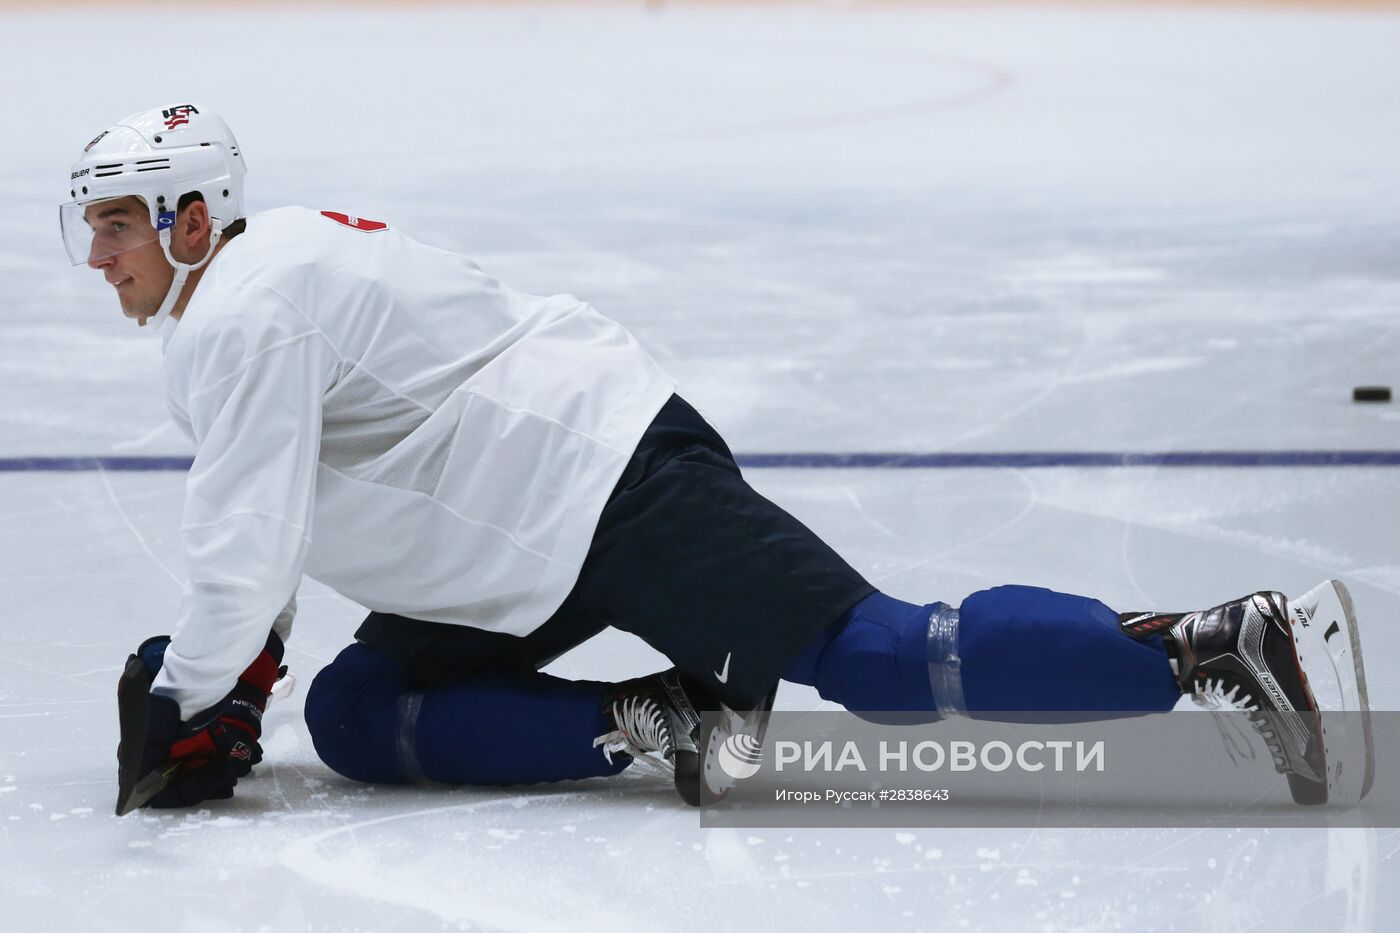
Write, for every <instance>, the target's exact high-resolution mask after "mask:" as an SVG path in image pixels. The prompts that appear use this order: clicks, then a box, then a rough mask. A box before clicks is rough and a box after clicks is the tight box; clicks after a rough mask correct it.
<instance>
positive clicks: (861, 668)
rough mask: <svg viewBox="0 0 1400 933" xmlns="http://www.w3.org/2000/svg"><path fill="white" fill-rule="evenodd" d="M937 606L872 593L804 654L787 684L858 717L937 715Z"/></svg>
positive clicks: (789, 672)
mask: <svg viewBox="0 0 1400 933" xmlns="http://www.w3.org/2000/svg"><path fill="white" fill-rule="evenodd" d="M937 605H938V604H936V603H935V604H934V605H931V606H916V605H914V604H912V603H906V602H901V601H900V600H898V599H893V598H891V597H889V596H886V595H885V594H884V593H878V592H877V593H872V594H870V595H869V596H867V597H866V598H865V599H863V600H861V601H860V602H858V603H856V605H855V606H854V607H853V608H851V610H850V611H848V612H847V613H846V615H845V616H843V617H842V618H841V620H840V621H839V622H838V623H837V624H836V625H835V626H834V627H833V628H832V629H830V630H829V631H828V632H827V633H826V634H825V635H823V636H822V637H821V638H818V639H817V641H816V642H814V643H813V644H812V645H810V646H809V647H808V648H807V650H806V651H804V652H803V653H802V654H801V655H799V656H798V657H797V658H796V659H795V660H794V661H793V662H792V663H791V664H790V665H789V666H788V669H787V670H786V671H785V672H784V673H783V679H784V680H787V681H791V682H792V683H800V684H807V685H808V686H812V687H816V688H817V692H818V693H820V694H821V696H822V699H825V700H831V701H832V702H835V703H840V704H841V705H842V706H844V707H846V709H848V710H851V711H853V712H867V711H890V712H894V711H917V712H934V711H935V705H934V700H933V689H932V687H931V686H930V684H929V666H928V625H929V617H930V616H931V615H932V613H933V612H934V611H935V607H936V606H937Z"/></svg>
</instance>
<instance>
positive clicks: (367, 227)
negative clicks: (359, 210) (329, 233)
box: [321, 211, 389, 233]
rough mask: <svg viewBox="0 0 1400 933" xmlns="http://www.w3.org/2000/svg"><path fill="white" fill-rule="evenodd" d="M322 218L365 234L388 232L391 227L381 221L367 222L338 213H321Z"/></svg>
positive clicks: (360, 218)
mask: <svg viewBox="0 0 1400 933" xmlns="http://www.w3.org/2000/svg"><path fill="white" fill-rule="evenodd" d="M321 216H322V217H329V218H330V219H331V220H334V221H335V222H336V223H338V224H343V225H344V226H346V227H350V228H352V229H355V230H363V231H364V232H365V233H374V232H375V231H376V230H388V229H389V225H388V224H386V223H384V222H383V221H379V220H365V219H364V218H363V217H351V216H350V215H349V214H341V213H338V212H336V211H321Z"/></svg>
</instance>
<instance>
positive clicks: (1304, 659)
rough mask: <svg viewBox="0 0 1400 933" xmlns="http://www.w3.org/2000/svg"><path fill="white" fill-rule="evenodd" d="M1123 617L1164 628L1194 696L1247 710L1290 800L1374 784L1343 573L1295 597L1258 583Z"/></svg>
mask: <svg viewBox="0 0 1400 933" xmlns="http://www.w3.org/2000/svg"><path fill="white" fill-rule="evenodd" d="M1119 622H1120V624H1121V626H1122V628H1123V631H1124V632H1126V633H1127V634H1129V635H1131V636H1133V637H1135V638H1145V637H1148V636H1150V635H1161V636H1162V638H1163V640H1164V641H1165V642H1166V645H1167V648H1168V650H1169V651H1170V653H1171V663H1172V669H1173V671H1174V672H1175V673H1176V676H1177V682H1178V683H1179V684H1180V685H1181V689H1182V691H1183V692H1186V693H1189V694H1190V695H1191V696H1192V698H1193V699H1194V700H1195V701H1196V702H1197V703H1198V704H1199V705H1201V706H1204V707H1206V708H1208V709H1214V710H1239V711H1242V712H1246V713H1248V714H1249V721H1250V723H1251V724H1252V725H1253V726H1254V728H1255V730H1256V731H1257V732H1258V733H1259V734H1260V736H1261V737H1262V738H1263V739H1264V742H1265V744H1266V745H1267V746H1268V748H1269V751H1270V754H1271V755H1272V756H1273V759H1274V769H1275V770H1277V771H1278V772H1279V773H1281V774H1283V775H1285V776H1286V777H1287V778H1288V787H1289V790H1290V791H1291V792H1292V794H1293V799H1294V800H1295V801H1296V802H1298V803H1300V804H1321V803H1329V802H1331V803H1355V802H1357V801H1359V800H1360V799H1361V798H1362V797H1364V796H1366V793H1367V792H1368V791H1369V790H1370V789H1371V781H1372V775H1373V768H1374V764H1373V760H1372V757H1373V756H1372V751H1371V730H1370V717H1369V704H1368V700H1367V697H1366V675H1365V671H1364V669H1363V667H1362V661H1361V642H1360V638H1359V635H1358V633H1357V629H1356V619H1355V615H1354V613H1353V610H1352V603H1351V597H1350V595H1349V594H1348V593H1347V590H1346V587H1344V586H1343V585H1342V584H1341V583H1339V582H1337V581H1335V580H1329V581H1327V582H1325V583H1323V584H1321V585H1320V586H1318V587H1316V588H1315V589H1313V590H1311V591H1309V592H1308V593H1307V594H1305V595H1303V596H1300V597H1297V598H1295V599H1291V600H1290V599H1288V598H1286V597H1284V596H1283V595H1282V594H1281V593H1275V592H1261V593H1255V594H1253V595H1252V596H1246V597H1244V598H1242V599H1237V600H1233V601H1231V602H1228V603H1225V604H1224V605H1221V606H1216V607H1215V608H1213V609H1207V610H1204V611H1202V612H1189V613H1161V612H1143V613H1125V614H1123V615H1122V616H1120V618H1119ZM1324 713H1327V714H1329V715H1327V716H1325V717H1324V715H1323V714H1324ZM1334 713H1350V714H1353V715H1350V716H1336V715H1330V714H1334Z"/></svg>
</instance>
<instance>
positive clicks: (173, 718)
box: [118, 632, 283, 808]
mask: <svg viewBox="0 0 1400 933" xmlns="http://www.w3.org/2000/svg"><path fill="white" fill-rule="evenodd" d="M169 643H170V638H169V637H168V636H165V635H158V636H156V637H155V638H148V639H147V640H146V641H144V642H143V643H142V644H141V647H140V648H138V649H137V651H136V654H134V655H132V656H131V658H129V659H128V664H130V662H131V660H133V659H136V658H140V660H141V661H142V663H143V664H144V665H145V667H146V671H147V672H148V674H149V675H150V677H151V678H154V677H155V674H156V673H157V672H158V671H159V670H160V667H161V664H162V663H163V661H164V658H165V648H166V646H167V645H168V644H169ZM282 652H283V648H282V639H280V638H278V637H277V634H276V633H275V632H274V633H272V634H269V635H268V638H267V646H266V647H265V648H263V650H262V652H261V653H259V655H258V656H257V658H256V659H254V661H253V663H252V664H251V665H249V667H248V669H247V670H246V671H244V672H243V673H242V674H240V675H239V677H238V683H237V684H235V685H234V688H233V690H232V691H230V693H229V695H228V696H227V697H225V698H224V700H223V702H222V703H220V704H219V705H218V706H217V707H215V708H213V709H212V710H210V711H208V712H207V713H204V714H201V715H199V716H197V717H195V719H194V720H192V721H191V722H182V721H181V720H180V708H179V705H178V704H176V702H175V701H174V700H172V699H170V698H169V697H166V696H160V695H158V694H154V693H152V694H148V696H147V697H146V710H145V735H144V738H143V739H142V742H141V757H140V761H139V764H138V766H137V768H136V769H135V773H134V775H133V776H126V779H127V780H131V778H132V777H135V778H138V779H139V778H144V777H146V776H148V775H150V774H151V773H152V772H157V771H158V772H159V773H160V774H161V775H163V777H164V786H163V787H162V788H161V789H160V791H159V792H158V793H156V794H155V795H154V796H153V797H151V798H150V799H149V800H148V801H146V802H144V803H142V804H141V806H149V807H156V808H166V807H188V806H192V805H194V804H197V803H200V802H202V801H205V800H225V799H227V798H229V797H232V796H233V788H234V785H235V784H237V783H238V779H239V778H241V777H246V776H247V775H248V773H249V772H250V771H251V770H252V769H253V765H255V764H257V763H258V762H260V761H262V746H260V745H259V744H258V739H259V738H261V736H262V714H263V711H264V710H265V709H267V701H268V696H269V695H270V693H271V691H272V685H273V684H274V683H275V682H276V681H277V675H278V665H279V664H280V663H281V662H282ZM123 738H124V739H126V738H127V737H126V736H123ZM118 758H119V759H120V758H121V750H120V749H118ZM120 780H121V778H119V781H120Z"/></svg>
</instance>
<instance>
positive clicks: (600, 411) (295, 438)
mask: <svg viewBox="0 0 1400 933" xmlns="http://www.w3.org/2000/svg"><path fill="white" fill-rule="evenodd" d="M166 326H167V328H169V329H171V330H170V331H169V332H168V333H167V334H166V336H165V341H166V342H165V391H166V400H167V403H168V405H169V407H170V411H171V414H172V415H173V416H174V418H175V421H176V422H177V423H178V424H179V425H180V427H181V428H182V429H183V430H184V431H185V433H186V434H187V435H189V437H190V438H191V440H192V441H193V442H194V444H195V448H196V453H195V458H194V466H193V468H192V469H191V471H190V474H189V478H188V480H187V485H186V493H185V511H184V517H183V522H182V526H181V534H182V536H183V539H184V545H185V551H186V556H187V561H188V574H189V583H188V584H187V585H186V587H185V591H184V597H183V600H182V604H181V609H180V620H179V624H178V626H177V628H176V630H175V634H174V638H173V640H172V642H171V644H170V648H169V650H168V651H167V652H166V655H165V664H164V667H163V669H162V670H161V672H160V674H159V676H158V677H157V678H156V682H155V685H154V687H153V689H154V690H155V691H156V692H158V693H162V694H165V695H167V696H170V697H173V698H174V699H175V700H176V701H177V702H178V703H179V704H180V709H181V713H182V715H183V716H185V717H189V716H191V715H193V714H195V713H196V712H198V711H200V710H203V709H206V708H208V707H210V706H212V705H213V704H215V703H217V702H218V701H219V700H220V699H222V697H223V696H224V695H225V694H226V693H227V692H228V691H229V690H230V689H231V688H232V687H233V684H234V682H235V680H236V679H237V677H238V674H239V673H240V672H241V671H242V670H243V669H244V668H245V667H246V666H247V665H248V664H249V663H251V662H252V660H253V659H254V658H255V657H256V656H257V654H258V652H259V651H260V650H261V648H262V646H263V643H264V642H265V641H266V638H267V633H268V630H269V629H270V628H272V627H273V625H274V620H276V627H277V629H278V631H279V633H280V634H282V635H283V636H284V637H285V636H286V634H287V633H288V632H289V631H290V627H291V619H292V615H293V613H294V611H295V601H294V595H295V592H296V589H297V585H298V583H299V582H300V580H301V576H302V573H303V572H305V573H306V574H308V575H309V576H311V577H313V578H314V579H316V580H319V581H321V582H322V583H325V584H327V585H328V586H330V587H332V588H334V589H335V590H337V591H338V592H340V593H342V594H344V595H345V596H347V597H348V598H350V599H352V600H354V601H356V602H358V603H360V604H362V605H364V606H367V607H369V608H370V609H374V610H378V611H381V612H393V613H398V614H401V615H405V616H410V617H412V618H415V619H425V620H428V621H433V622H446V623H451V624H456V625H467V626H474V627H477V628H482V629H489V630H491V631H496V632H506V633H509V634H512V635H524V634H527V633H528V632H531V631H533V630H534V629H535V628H537V627H538V626H540V625H541V624H542V623H543V622H545V621H546V620H547V619H548V618H549V617H550V616H551V615H552V614H553V612H554V611H555V609H557V608H558V607H559V605H560V603H562V602H563V600H564V598H565V597H566V596H567V595H568V593H569V591H570V589H572V587H573V585H574V582H575V581H576V580H577V578H578V574H579V569H580V567H581V566H582V564H583V559H584V557H585V555H586V554H587V552H588V547H589V544H590V542H591V540H592V537H593V532H594V530H595V528H596V527H597V523H598V518H599V515H600V514H601V512H602V509H603V505H604V504H605V503H606V501H607V498H608V495H609V493H610V492H611V491H612V488H613V486H614V485H615V484H616V482H617V480H618V478H619V477H620V476H621V474H622V470H623V467H624V466H626V464H627V461H628V459H629V458H630V456H631V454H632V453H633V451H634V449H635V447H636V444H637V442H638V440H640V438H641V435H642V432H643V431H644V430H645V429H646V427H647V425H648V424H650V422H651V420H652V418H653V417H654V416H655V415H656V413H657V412H658V411H659V410H660V408H661V406H662V405H663V404H664V403H665V402H666V400H667V399H668V398H669V397H670V395H671V392H672V390H673V388H674V384H673V383H672V382H671V380H670V379H669V378H668V377H667V376H666V375H665V374H664V373H663V372H662V371H661V370H660V368H659V367H658V366H657V365H656V363H655V362H654V361H653V360H652V359H651V357H650V356H648V355H647V353H646V352H645V351H644V350H642V348H641V347H640V346H639V345H638V344H637V342H636V340H635V339H633V337H632V336H631V335H630V334H629V333H628V332H627V331H626V330H624V329H623V328H622V327H621V326H620V325H618V324H616V323H614V322H613V321H611V320H609V319H607V318H605V317H603V316H602V315H600V314H599V313H598V312H596V311H595V310H593V309H592V308H591V307H589V306H588V305H586V304H583V303H582V302H580V301H578V300H577V299H575V298H573V297H572V296H568V295H560V296H556V297H553V298H536V297H532V296H529V295H523V294H521V293H519V292H516V291H512V290H511V289H509V288H506V287H505V286H503V285H501V284H500V283H499V282H497V281H496V280H494V279H492V278H490V277H489V276H487V275H486V274H484V273H483V272H482V271H481V270H480V269H479V268H477V266H476V265H474V264H473V263H472V262H470V261H468V260H467V259H465V258H463V257H461V256H458V255H455V254H453V253H449V252H445V251H443V250H439V249H434V248H432V247H428V246H425V245H423V244H421V243H418V242H415V241H414V240H411V239H409V238H408V237H406V236H404V235H402V234H400V233H399V232H398V231H397V230H394V229H392V228H386V227H384V225H383V224H376V223H373V222H370V221H362V220H359V219H358V218H347V217H346V216H345V215H337V214H330V213H325V214H323V213H317V212H315V211H311V210H307V209H304V208H284V209H280V210H274V211H269V212H267V213H263V214H256V215H254V216H252V217H251V218H249V220H248V227H247V231H246V232H245V233H243V234H242V235H240V236H238V237H236V238H234V239H233V240H230V241H229V242H228V243H227V244H226V245H225V246H224V248H223V249H222V250H221V251H220V252H219V253H218V255H217V256H216V257H215V259H214V260H213V262H212V263H211V264H210V265H209V267H208V269H207V271H206V272H205V273H204V277H203V278H202V279H201V280H200V282H199V285H198V288H197V289H196V291H195V294H194V296H193V298H192V299H191V301H190V302H189V305H188V306H187V308H186V309H185V312H184V314H183V316H182V318H181V319H180V320H179V321H178V322H176V321H171V322H169V323H168V324H167V325H166Z"/></svg>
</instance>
